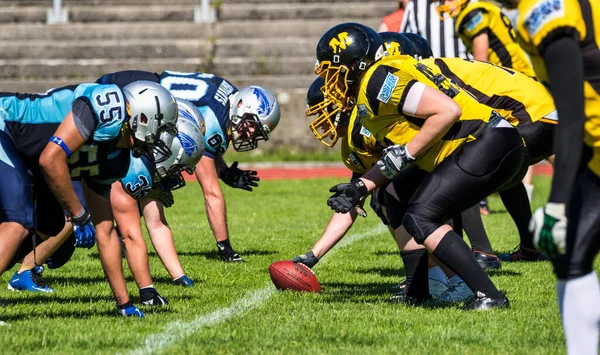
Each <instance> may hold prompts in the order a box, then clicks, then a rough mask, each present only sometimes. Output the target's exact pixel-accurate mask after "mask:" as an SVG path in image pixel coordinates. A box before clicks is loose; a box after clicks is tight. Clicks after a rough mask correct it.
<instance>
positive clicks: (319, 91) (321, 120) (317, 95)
mask: <svg viewBox="0 0 600 355" xmlns="http://www.w3.org/2000/svg"><path fill="white" fill-rule="evenodd" d="M324 91H325V79H323V78H321V77H317V78H316V79H315V81H313V83H312V84H311V85H310V87H309V88H308V92H307V93H306V107H307V108H306V113H305V114H306V117H310V116H314V115H317V117H316V118H315V119H314V120H313V121H312V122H311V123H310V125H309V128H310V130H311V132H312V133H313V134H314V135H315V137H316V138H317V139H318V140H319V141H320V142H321V143H323V144H325V145H326V146H328V147H330V148H332V147H333V146H334V145H335V144H336V143H337V141H338V139H339V137H338V134H337V130H336V128H337V127H338V126H344V125H347V124H348V122H349V121H350V114H349V112H347V111H343V110H342V108H341V107H340V106H336V105H335V104H334V103H332V102H331V101H329V100H325V95H324V93H323V92H324Z"/></svg>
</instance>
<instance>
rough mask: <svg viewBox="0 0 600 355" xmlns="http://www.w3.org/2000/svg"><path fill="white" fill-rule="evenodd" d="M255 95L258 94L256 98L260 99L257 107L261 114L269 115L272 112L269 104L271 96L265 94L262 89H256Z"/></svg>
mask: <svg viewBox="0 0 600 355" xmlns="http://www.w3.org/2000/svg"><path fill="white" fill-rule="evenodd" d="M254 96H256V100H257V101H258V107H257V108H256V110H257V113H258V115H259V116H267V115H268V114H269V113H271V105H270V104H269V98H267V95H265V93H264V92H262V90H259V89H256V88H255V89H254Z"/></svg>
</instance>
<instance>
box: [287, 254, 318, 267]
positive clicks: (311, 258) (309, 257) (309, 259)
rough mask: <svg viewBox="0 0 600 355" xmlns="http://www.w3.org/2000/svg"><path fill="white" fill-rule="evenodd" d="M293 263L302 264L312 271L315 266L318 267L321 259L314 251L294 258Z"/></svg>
mask: <svg viewBox="0 0 600 355" xmlns="http://www.w3.org/2000/svg"><path fill="white" fill-rule="evenodd" d="M292 261H293V262H295V263H302V264H304V265H306V266H308V267H309V268H311V269H312V267H313V266H315V265H317V263H318V262H319V259H318V258H317V257H316V256H315V254H314V253H313V252H312V250H310V251H309V252H308V253H306V254H301V255H298V256H297V257H295V258H293V259H292Z"/></svg>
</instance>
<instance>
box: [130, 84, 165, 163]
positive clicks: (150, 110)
mask: <svg viewBox="0 0 600 355" xmlns="http://www.w3.org/2000/svg"><path fill="white" fill-rule="evenodd" d="M123 93H124V94H125V98H126V100H127V105H126V107H127V114H128V115H129V117H130V118H129V128H130V129H131V131H133V136H134V138H135V147H134V148H133V149H132V152H133V155H134V156H137V157H139V156H141V155H143V154H145V153H152V154H153V155H154V158H155V161H156V162H160V161H164V160H165V159H167V158H168V157H169V156H170V155H171V151H170V150H169V146H170V145H171V142H172V141H173V138H174V137H175V135H177V125H176V123H177V103H176V102H175V98H174V97H173V95H171V93H170V92H169V90H167V89H165V88H163V87H162V86H160V85H159V84H157V83H154V82H152V81H145V80H140V81H134V82H133V83H131V84H129V85H127V86H125V87H124V88H123Z"/></svg>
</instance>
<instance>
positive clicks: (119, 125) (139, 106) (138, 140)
mask: <svg viewBox="0 0 600 355" xmlns="http://www.w3.org/2000/svg"><path fill="white" fill-rule="evenodd" d="M69 92H70V90H65V91H60V92H58V94H59V95H50V96H48V95H20V94H16V95H15V94H3V95H0V107H1V108H2V112H1V113H2V117H1V118H0V173H2V175H3V176H4V177H5V178H6V182H7V183H6V184H2V186H0V212H2V213H0V249H2V250H3V251H6V252H5V253H2V254H1V255H0V272H3V271H4V270H5V269H6V266H7V265H8V263H9V262H10V260H11V259H12V257H13V255H14V252H15V251H16V249H17V248H18V246H19V245H20V243H21V241H22V240H23V239H25V238H26V237H27V236H28V235H30V234H31V233H33V232H35V230H36V225H35V224H36V223H35V218H34V208H33V205H34V202H33V201H34V199H33V192H32V183H31V182H32V180H36V179H37V180H38V181H42V182H43V181H44V179H39V177H40V176H42V174H43V177H44V178H45V181H46V182H47V184H48V186H49V188H50V190H51V191H52V192H53V194H54V196H55V197H56V199H57V200H58V202H60V205H61V206H62V208H64V209H65V210H66V211H67V212H68V213H69V214H70V215H71V216H72V217H71V222H72V223H73V224H74V234H75V237H76V240H77V245H78V246H83V247H91V246H93V245H94V243H95V240H96V232H98V237H99V238H98V240H99V243H98V244H99V245H98V247H99V254H100V257H101V261H102V264H103V267H104V268H105V272H106V274H107V278H108V279H109V283H111V285H112V284H113V282H111V281H112V280H111V272H112V271H114V269H113V268H112V267H111V266H109V264H110V262H111V260H109V259H107V258H106V256H107V255H109V254H110V253H108V252H107V251H108V250H109V249H111V248H113V247H114V246H115V245H116V247H117V248H118V249H119V250H120V244H119V241H118V239H117V240H116V242H117V243H116V244H115V243H114V242H113V240H112V239H114V238H111V233H112V217H110V218H108V216H110V201H109V200H108V198H107V197H106V194H107V191H109V188H110V183H112V182H113V181H114V180H116V179H118V178H121V177H123V176H125V174H126V172H127V169H128V166H129V154H130V152H133V154H134V155H135V156H141V155H143V154H155V153H162V154H163V155H165V156H166V155H168V154H169V151H168V143H169V141H168V139H169V137H171V139H172V137H174V135H175V134H176V126H175V122H176V119H177V116H176V110H177V105H176V103H175V100H174V98H173V96H172V95H171V94H170V93H169V92H168V91H167V90H165V89H164V88H163V87H161V86H160V85H157V84H156V83H153V82H137V83H132V84H131V85H128V86H127V87H125V88H123V89H120V88H118V87H117V86H115V85H98V84H82V85H79V86H77V87H75V88H74V89H73V90H72V92H71V94H69ZM52 93H56V91H54V92H51V93H50V94H52ZM69 95H72V96H69ZM53 107H55V108H54V109H53ZM57 112H59V113H60V114H57ZM65 112H67V113H66V116H64V117H62V118H61V117H60V116H61V115H63V114H65ZM159 137H161V138H164V139H165V140H167V142H162V141H161V140H160V139H159ZM44 142H48V143H47V144H46V143H44ZM29 173H31V175H32V177H30V176H29ZM71 179H81V180H83V181H84V182H85V184H84V190H85V191H86V193H85V194H86V199H87V202H88V203H89V206H90V211H91V212H92V213H91V214H90V212H88V211H87V210H85V209H84V208H83V206H82V204H81V203H80V201H79V199H78V198H77V195H76V194H75V191H74V190H73V187H72V185H71ZM107 185H108V186H109V187H108V189H107V188H106V187H105V186H107ZM62 208H57V210H58V211H61V213H62ZM50 210H54V209H50ZM119 263H120V261H119ZM115 298H116V299H117V304H118V306H119V312H120V313H121V314H123V315H135V314H137V313H138V312H139V311H138V310H137V308H136V307H135V306H133V304H131V302H130V301H129V296H128V295H127V294H119V295H117V294H115Z"/></svg>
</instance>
